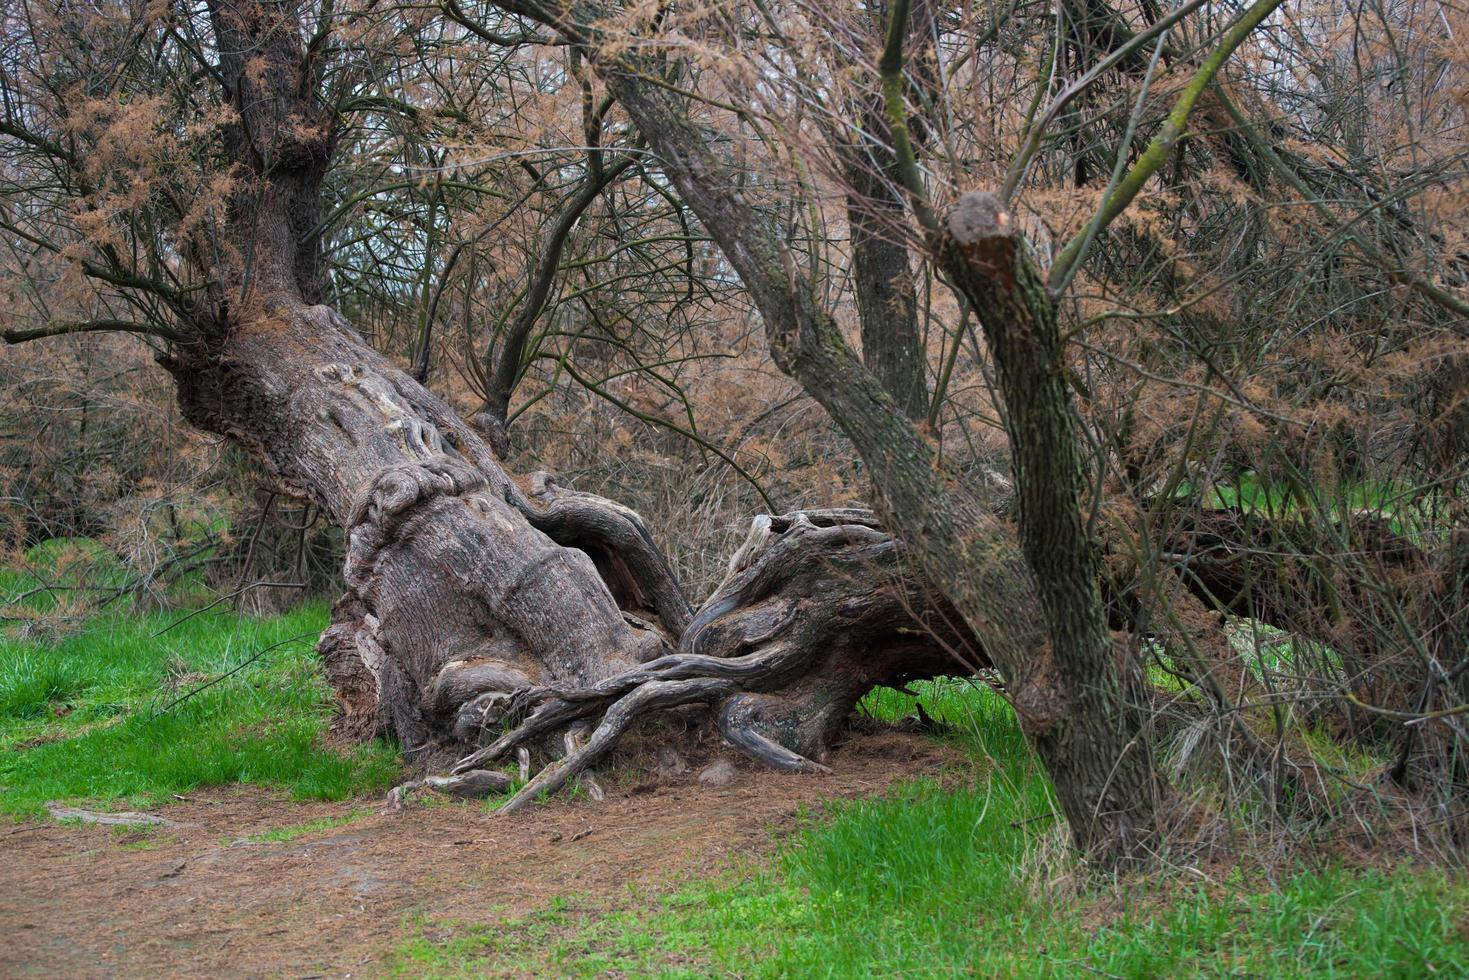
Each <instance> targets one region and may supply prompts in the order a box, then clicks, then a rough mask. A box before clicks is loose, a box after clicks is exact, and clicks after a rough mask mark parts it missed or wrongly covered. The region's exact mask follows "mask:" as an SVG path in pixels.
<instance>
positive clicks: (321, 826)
mask: <svg viewBox="0 0 1469 980" xmlns="http://www.w3.org/2000/svg"><path fill="white" fill-rule="evenodd" d="M367 812H368V811H366V810H364V809H362V808H361V807H353V808H352V809H351V810H350V811H349V812H347V813H343V814H341V815H339V816H333V817H318V818H317V819H315V820H307V821H305V822H303V823H298V824H291V825H290V826H288V827H273V828H272V829H270V830H267V831H264V832H262V833H259V834H251V835H250V836H249V837H246V838H245V840H248V841H256V842H258V843H262V844H284V843H288V842H290V841H293V840H299V839H300V838H302V837H309V836H310V835H312V834H319V833H322V832H323V831H327V830H336V829H337V828H338V827H345V826H347V825H348V824H350V823H355V822H356V821H358V820H361V819H362V818H363V817H365V816H367Z"/></svg>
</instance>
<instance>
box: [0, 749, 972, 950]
mask: <svg viewBox="0 0 1469 980" xmlns="http://www.w3.org/2000/svg"><path fill="white" fill-rule="evenodd" d="M954 757H955V754H954V752H953V750H950V749H947V748H945V747H943V746H941V745H939V744H936V743H935V742H933V741H931V740H928V739H925V738H921V737H919V736H915V735H909V734H903V733H898V732H889V733H884V734H879V735H869V736H863V737H858V738H854V739H853V740H852V741H850V742H849V743H847V745H846V746H844V747H843V748H841V749H839V750H838V751H837V752H836V753H834V755H833V757H832V759H831V760H830V761H831V764H832V766H833V768H834V769H835V772H834V773H833V774H831V775H822V776H794V775H785V774H781V773H775V772H769V771H766V770H757V769H752V768H746V767H745V766H744V765H743V764H737V772H736V776H735V779H734V780H733V781H732V782H731V783H730V784H729V785H727V786H720V787H711V786H708V785H706V784H703V783H700V782H699V781H698V780H697V778H696V773H697V771H698V770H697V768H694V769H691V770H690V771H689V772H687V773H685V774H682V775H676V776H673V775H666V774H665V775H659V776H655V775H653V774H652V773H650V772H649V771H647V770H643V771H637V770H634V769H627V770H624V771H623V772H621V773H620V774H619V775H618V776H617V784H616V785H612V784H611V781H609V780H604V785H605V786H606V787H607V797H606V799H605V800H604V801H602V802H600V803H598V802H593V801H591V800H589V799H581V800H572V801H553V802H551V803H549V804H546V805H544V806H541V807H537V808H534V809H532V810H531V811H529V812H526V813H523V814H519V815H516V816H511V817H504V816H497V815H495V814H494V813H492V812H489V811H487V810H486V808H485V807H484V806H482V805H480V804H478V803H459V802H454V803H443V802H441V801H442V798H435V799H434V800H433V801H432V802H431V803H425V802H424V798H423V797H415V798H414V800H413V801H412V802H410V803H409V804H408V806H407V807H405V808H404V809H403V810H401V811H398V812H389V811H388V810H387V809H386V808H385V807H384V806H383V804H382V802H381V801H380V800H377V799H373V800H359V801H356V802H344V803H301V802H294V801H290V800H287V799H283V798H281V797H280V796H279V795H271V794H268V793H263V792H261V791H259V790H258V789H253V788H232V789H221V790H213V791H208V792H200V793H198V794H191V795H190V796H189V798H188V799H187V800H185V801H181V802H177V803H175V804H173V805H170V806H167V807H165V808H163V809H162V810H161V811H159V813H160V815H162V816H165V817H167V818H168V819H169V820H173V821H176V822H177V823H178V824H179V826H177V827H170V828H162V829H158V830H152V831H148V832H146V833H145V832H141V831H133V830H123V831H118V830H115V829H112V828H103V827H95V826H74V825H59V824H55V823H40V822H37V823H33V824H25V825H20V826H17V827H9V828H4V829H3V830H0V977H7V978H11V977H31V976H68V977H139V976H155V977H156V976H167V977H193V976H225V975H228V976H232V977H233V976H273V977H274V976H294V977H307V976H342V977H345V976H349V975H350V976H371V975H375V974H378V973H381V972H382V970H383V963H384V960H385V958H386V957H387V956H388V955H389V954H390V953H391V951H392V950H393V948H394V947H395V946H396V945H397V944H399V943H400V942H401V941H402V940H403V938H404V937H405V936H408V935H411V934H413V933H414V931H415V930H416V929H418V928H421V927H422V923H424V922H425V921H427V922H435V921H443V922H446V923H451V922H452V923H477V924H486V925H493V924H494V923H496V922H498V921H504V920H506V919H511V918H517V917H520V916H524V915H526V914H529V913H533V912H536V911H539V910H541V909H544V908H546V906H547V905H548V903H549V902H550V901H551V900H552V899H553V898H558V897H571V896H574V897H576V898H577V900H578V904H579V905H582V906H587V905H590V906H592V907H597V906H598V905H599V904H601V905H603V906H605V907H609V908H610V907H616V906H618V905H623V906H625V905H626V901H627V899H628V896H629V890H628V887H627V886H628V885H634V886H636V887H637V888H638V894H640V895H648V896H651V895H656V894H658V893H659V892H660V891H664V890H667V889H670V888H672V887H675V886H676V885H677V884H679V883H681V882H684V881H687V880H688V879H689V878H691V877H695V876H698V875H704V874H710V873H714V872H716V871H717V870H719V869H720V868H721V867H722V866H725V865H727V864H728V862H729V860H730V858H731V856H732V855H735V854H739V855H741V856H746V855H750V854H759V853H761V852H763V851H766V850H769V849H770V848H772V847H773V846H774V844H775V841H776V840H777V839H778V838H779V835H780V834H781V833H782V832H783V831H788V830H789V829H790V828H792V827H793V826H794V825H795V822H796V814H797V812H798V811H799V810H800V808H802V807H803V806H811V805H812V804H815V803H817V802H818V801H820V800H823V799H831V798H837V797H854V796H862V795H870V794H873V793H876V792H879V791H880V790H882V789H883V788H885V787H887V786H888V785H889V784H890V783H892V782H894V781H895V780H899V779H904V778H909V777H913V776H918V775H925V774H930V775H931V774H934V773H936V772H938V771H939V770H940V769H942V768H943V767H944V765H945V764H946V762H948V761H951V760H952V759H953V758H954ZM354 813H355V815H354ZM323 818H337V819H341V820H345V821H347V822H344V823H342V824H341V825H339V826H334V827H330V828H327V829H320V830H317V831H315V832H313V833H308V834H304V835H302V836H300V837H298V838H296V839H293V840H289V841H274V842H272V841H262V840H259V839H251V838H258V836H259V835H261V834H265V833H267V832H270V831H279V830H281V829H282V828H290V827H299V826H300V825H302V824H305V823H308V822H310V821H320V820H322V819H323ZM503 968H505V969H506V970H507V971H508V972H516V966H515V964H503Z"/></svg>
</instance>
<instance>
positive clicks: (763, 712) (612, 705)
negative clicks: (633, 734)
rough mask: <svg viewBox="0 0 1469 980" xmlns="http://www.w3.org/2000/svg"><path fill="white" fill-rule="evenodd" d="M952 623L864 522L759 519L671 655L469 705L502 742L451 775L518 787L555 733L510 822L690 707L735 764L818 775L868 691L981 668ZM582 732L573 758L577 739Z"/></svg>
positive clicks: (882, 536) (862, 517) (840, 513)
mask: <svg viewBox="0 0 1469 980" xmlns="http://www.w3.org/2000/svg"><path fill="white" fill-rule="evenodd" d="M958 621H959V620H958V617H957V615H955V614H953V611H952V610H951V609H948V608H946V606H945V603H944V601H943V600H942V598H941V597H939V596H938V595H937V594H936V593H934V592H932V591H931V590H928V589H927V588H925V587H924V586H922V585H921V584H919V583H917V582H915V581H914V580H913V579H912V578H911V577H910V576H907V575H905V574H904V573H903V570H902V569H901V567H900V565H899V561H898V547H897V545H896V543H895V542H894V541H893V539H892V538H891V537H890V536H889V535H887V534H886V533H884V532H883V531H882V530H881V529H880V528H879V526H878V524H877V521H876V519H875V518H874V516H873V515H872V514H871V513H870V512H867V511H860V510H833V511H811V512H799V513H795V514H786V515H782V516H762V517H758V518H756V519H755V521H754V522H753V524H752V527H751V531H750V535H749V537H748V538H747V540H746V542H745V544H744V546H743V547H741V548H740V549H739V551H738V552H737V553H736V555H735V556H734V558H733V559H731V562H730V572H729V574H728V576H727V577H726V579H725V581H724V583H723V584H721V586H720V587H719V588H718V589H717V590H716V591H715V593H714V595H713V596H711V597H710V598H709V600H708V601H707V602H705V603H704V605H703V607H702V608H701V609H700V610H699V611H698V613H696V614H695V615H694V616H693V617H692V619H691V620H690V622H689V626H688V629H687V630H686V631H685V632H684V633H683V635H682V638H681V640H680V642H679V645H678V649H677V652H675V653H673V654H670V655H667V656H662V657H658V658H656V659H654V660H651V661H649V662H647V663H644V664H640V665H638V666H635V667H632V668H630V669H628V670H625V671H622V672H621V673H618V674H615V675H613V676H611V677H608V678H606V679H605V680H602V681H599V682H597V683H595V684H591V685H588V686H586V687H581V688H570V689H568V688H564V687H558V686H550V685H548V686H524V687H520V688H518V689H516V690H513V691H501V692H495V693H494V694H493V695H479V696H478V698H477V699H476V700H475V701H473V702H471V704H472V706H473V708H472V710H473V711H475V712H479V713H480V717H482V718H483V719H486V720H489V719H494V720H495V721H499V722H502V723H505V724H507V725H508V726H509V727H507V728H506V729H505V730H504V731H502V732H501V733H500V734H499V735H497V736H495V737H494V738H493V740H492V741H490V742H489V744H488V745H485V746H484V747H483V748H480V749H478V750H476V751H474V752H472V753H470V754H468V755H466V756H465V757H463V758H462V759H460V760H459V762H458V763H457V764H455V765H454V766H453V767H452V769H451V772H452V773H454V774H459V773H468V772H473V771H480V770H482V768H483V767H484V766H486V765H491V764H494V763H496V762H498V761H500V760H502V759H504V758H506V757H507V756H508V755H509V754H510V753H511V752H512V751H513V752H515V753H516V754H517V756H518V758H519V760H520V763H521V767H522V771H523V772H524V771H525V770H526V767H527V764H528V760H529V758H530V750H531V748H532V747H533V746H536V745H544V744H545V743H546V739H548V738H554V736H555V735H556V734H557V733H562V735H563V738H562V743H563V745H564V746H565V749H566V751H565V754H564V756H563V757H562V758H560V759H558V760H556V761H553V762H551V763H550V764H549V765H547V766H546V767H545V768H544V769H542V770H541V772H540V773H538V774H537V775H536V776H535V778H534V779H532V780H530V782H529V783H527V784H526V785H525V786H524V787H523V788H522V789H521V790H520V791H519V792H518V793H517V794H516V795H515V796H514V797H513V798H512V799H511V800H510V801H508V802H507V804H506V805H505V806H504V807H503V808H502V810H501V812H504V813H514V812H517V811H519V810H521V809H523V808H524V807H525V806H526V805H527V804H528V803H529V802H530V801H532V800H534V799H537V798H539V797H542V796H546V795H549V794H551V793H554V792H556V791H557V790H559V789H561V788H562V787H564V786H566V785H567V784H568V783H569V782H571V781H572V780H573V779H575V778H576V777H578V776H581V775H582V774H583V773H585V772H586V771H587V770H588V769H589V768H591V767H592V766H594V765H596V764H597V763H598V762H600V761H601V760H603V759H604V758H605V757H606V756H607V754H608V753H609V752H611V751H612V749H613V748H614V747H615V746H616V745H617V742H618V740H619V739H620V738H621V737H622V735H623V734H624V733H625V732H626V731H627V730H628V728H629V727H630V726H631V725H632V724H633V723H634V722H635V721H637V720H638V719H639V718H642V717H644V716H646V715H649V714H651V713H654V712H658V711H663V710H667V709H669V708H674V707H679V706H682V705H688V704H693V703H703V704H709V705H711V706H714V707H715V712H714V714H713V717H714V719H715V723H716V724H717V726H718V731H719V734H720V735H721V736H722V737H723V739H724V740H725V741H726V742H727V743H728V744H729V745H730V746H732V747H733V748H735V749H737V750H739V751H740V752H743V753H744V754H746V755H748V756H750V757H752V758H754V759H757V760H759V761H761V762H763V763H764V764H766V765H769V766H771V767H773V768H777V769H782V770H787V771H792V772H826V771H829V770H828V769H827V767H826V766H824V765H823V764H822V763H821V762H820V761H819V760H820V759H821V758H823V757H824V756H825V754H826V750H827V747H828V744H829V742H830V739H831V737H832V736H833V735H834V734H835V733H836V732H837V731H838V730H839V729H840V728H841V726H842V724H843V723H844V722H845V721H846V719H847V718H848V717H849V715H850V713H851V711H852V709H853V707H854V706H855V704H856V702H857V701H858V700H859V699H860V698H861V697H862V696H863V695H864V694H866V693H867V692H868V691H869V690H871V689H872V688H873V687H875V686H878V685H895V686H898V685H902V684H903V683H906V682H907V681H909V680H912V679H915V678H922V677H932V676H937V675H939V674H946V673H953V672H954V671H955V670H956V669H963V667H964V666H966V665H972V664H974V663H976V662H978V663H985V662H987V661H986V660H985V658H984V655H983V654H982V652H979V651H978V650H976V648H975V644H974V642H973V639H972V637H970V636H968V635H967V634H966V633H964V632H962V630H960V629H956V627H955V626H954V624H955V623H957V622H958ZM961 651H962V653H961ZM461 717H462V714H461ZM593 719H598V721H597V726H596V729H595V731H593V732H592V735H591V737H590V738H589V739H588V740H587V742H586V744H585V745H581V744H579V736H578V735H577V734H576V732H577V731H578V730H579V726H587V725H588V724H589V723H590V722H591V721H592V720H593ZM483 727H484V730H485V732H486V735H488V734H489V730H488V729H489V726H483Z"/></svg>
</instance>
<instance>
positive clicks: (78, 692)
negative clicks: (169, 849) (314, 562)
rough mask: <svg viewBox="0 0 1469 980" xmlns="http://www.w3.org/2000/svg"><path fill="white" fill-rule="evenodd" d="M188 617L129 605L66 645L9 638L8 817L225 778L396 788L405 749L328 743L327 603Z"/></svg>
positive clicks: (3, 697) (2, 728) (2, 642)
mask: <svg viewBox="0 0 1469 980" xmlns="http://www.w3.org/2000/svg"><path fill="white" fill-rule="evenodd" d="M182 615H183V614H180V613H156V614H149V615H136V614H134V615H123V614H121V613H119V614H116V615H113V616H108V617H102V618H98V619H95V620H92V621H91V622H90V623H89V624H88V626H87V628H86V629H85V630H84V631H83V632H82V633H80V634H78V635H75V636H71V637H67V638H65V639H62V640H59V641H57V642H54V643H42V642H37V641H31V640H21V639H15V638H13V637H9V636H0V813H11V814H21V815H34V814H39V813H41V812H43V810H44V805H45V803H46V801H48V800H54V799H74V798H80V799H85V800H89V801H93V802H94V803H100V804H104V805H105V804H109V803H112V802H114V801H126V803H127V805H129V806H148V805H152V804H154V803H156V802H158V801H160V800H166V799H168V798H169V797H170V796H171V795H172V794H175V793H184V792H187V791H188V790H191V789H194V788H196V787H200V786H216V785H220V784H224V783H256V784H261V785H267V786H273V787H281V788H285V789H288V790H290V791H291V793H292V794H293V795H295V796H297V797H299V798H308V799H343V798H346V797H349V796H353V795H357V794H360V793H364V792H370V791H376V790H380V789H382V788H384V787H386V786H388V785H389V784H390V783H391V781H392V779H393V777H394V776H395V775H396V774H397V771H398V768H399V763H398V759H397V753H396V750H395V749H394V748H393V747H392V746H389V745H387V744H385V743H381V742H377V743H373V744H370V745H367V746H362V747H360V748H358V749H356V750H354V751H352V752H348V753H341V752H338V751H335V750H333V749H331V748H328V747H326V746H324V745H323V744H322V741H321V735H322V733H323V732H324V730H325V727H326V724H327V722H328V720H329V719H330V714H331V708H330V697H329V692H328V691H327V689H326V686H325V683H324V682H323V680H322V679H321V677H320V674H319V671H318V670H317V667H316V664H315V656H314V654H313V652H312V645H313V643H314V641H315V638H316V636H317V634H318V633H319V632H320V631H321V629H323V628H324V627H325V625H326V621H327V610H326V608H325V606H323V605H320V604H314V605H308V606H305V607H302V608H300V609H298V610H296V611H294V612H291V613H287V614H286V615H283V616H277V617H273V618H270V619H261V620H256V619H250V618H246V617H241V616H235V615H231V614H229V613H228V612H225V611H220V610H214V611H210V612H206V613H203V614H201V615H197V616H194V617H193V618H191V619H188V620H186V621H184V622H182V623H179V620H180V618H181V617H182ZM175 623H179V625H177V626H174V628H172V629H166V628H167V627H169V626H171V625H173V624H175ZM267 647H274V649H271V650H269V651H268V652H266V653H264V654H263V655H261V656H259V657H258V659H254V660H253V661H252V658H253V657H255V655H256V654H257V653H258V652H259V651H261V650H263V649H265V648H267ZM231 671H233V673H230V672H231ZM225 674H229V676H228V677H226V678H225V679H224V680H222V681H220V682H218V683H215V684H213V685H212V686H209V687H207V688H204V689H203V690H200V691H199V692H198V693H197V694H193V695H192V696H189V697H187V698H185V699H184V700H182V701H181V702H179V703H177V704H173V705H172V706H171V707H170V706H169V705H170V703H171V702H174V701H177V700H178V699H179V698H180V697H181V696H183V695H186V694H189V693H190V692H193V691H195V690H196V689H198V688H201V687H204V685H206V684H208V683H209V682H210V681H213V680H215V679H216V678H219V677H221V676H223V675H225Z"/></svg>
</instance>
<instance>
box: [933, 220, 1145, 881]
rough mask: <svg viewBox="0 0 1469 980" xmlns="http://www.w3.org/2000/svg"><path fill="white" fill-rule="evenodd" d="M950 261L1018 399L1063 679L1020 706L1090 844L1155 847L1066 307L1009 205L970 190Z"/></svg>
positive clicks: (1034, 551)
mask: <svg viewBox="0 0 1469 980" xmlns="http://www.w3.org/2000/svg"><path fill="white" fill-rule="evenodd" d="M938 252H939V255H940V260H941V261H942V263H943V265H944V267H945V269H946V270H947V271H948V272H949V274H950V275H952V276H953V277H954V281H955V282H956V283H957V284H958V286H959V288H960V290H961V291H962V292H963V293H964V295H965V297H966V298H967V299H968V300H969V302H970V303H971V304H972V306H973V308H974V311H975V313H976V314H977V315H978V317H979V320H980V322H981V323H982V324H983V325H984V329H985V337H986V339H987V340H988V341H989V346H990V351H991V353H992V354H993V356H994V360H995V366H996V368H997V370H998V374H999V381H1000V388H1001V391H1002V393H1003V394H1004V397H1005V409H1006V412H1005V428H1006V432H1007V434H1008V435H1009V437H1010V455H1011V459H1012V461H1013V465H1014V473H1015V485H1016V490H1017V497H1018V501H1019V505H1020V532H1021V533H1020V538H1021V542H1022V544H1023V546H1024V549H1025V558H1026V563H1027V564H1028V565H1029V567H1030V569H1031V571H1032V572H1033V573H1034V575H1035V580H1036V582H1037V583H1038V587H1039V592H1040V601H1041V606H1042V608H1043V609H1044V610H1045V617H1046V622H1047V623H1048V625H1049V642H1048V644H1047V645H1046V647H1045V648H1043V649H1042V650H1040V651H1039V652H1038V655H1037V656H1038V659H1039V661H1040V662H1041V664H1042V665H1043V666H1042V667H1041V668H1039V669H1042V670H1046V671H1051V672H1054V674H1055V677H1056V683H1055V684H1053V685H1048V686H1047V688H1046V689H1045V695H1046V698H1047V702H1046V703H1045V704H1044V705H1042V704H1036V705H1034V706H1031V707H1030V710H1021V711H1019V714H1020V718H1021V724H1022V725H1024V726H1025V728H1026V733H1027V734H1029V735H1030V736H1031V738H1032V739H1033V740H1034V741H1035V742H1036V744H1037V745H1038V746H1046V749H1045V756H1046V758H1047V759H1048V760H1050V762H1049V765H1050V766H1051V767H1052V768H1051V775H1052V778H1053V780H1054V781H1055V784H1056V793H1057V795H1058V797H1059V798H1060V802H1061V807H1062V809H1063V810H1064V811H1065V812H1066V814H1067V817H1068V819H1070V820H1071V821H1072V827H1073V828H1075V829H1077V834H1078V837H1080V838H1081V840H1082V843H1083V845H1084V846H1087V847H1089V848H1091V849H1093V850H1098V849H1101V850H1113V849H1115V850H1118V851H1120V853H1123V854H1129V855H1130V854H1134V853H1136V852H1137V851H1138V849H1139V848H1140V847H1143V846H1146V844H1147V843H1148V840H1147V838H1148V835H1149V833H1150V832H1151V829H1152V825H1153V810H1154V807H1155V806H1156V796H1157V787H1156V786H1155V785H1154V780H1155V775H1154V767H1153V757H1152V749H1151V745H1150V742H1149V739H1148V737H1147V734H1146V728H1147V714H1148V712H1147V698H1146V693H1145V689H1144V686H1143V679H1142V674H1141V666H1140V664H1137V663H1136V662H1134V661H1133V660H1132V659H1131V658H1129V657H1127V656H1126V655H1125V654H1124V652H1123V651H1122V650H1120V649H1119V650H1114V648H1113V643H1112V638H1111V634H1110V633H1109V631H1108V628H1107V615H1106V607H1105V606H1104V604H1103V602H1102V595H1101V587H1100V584H1099V568H1098V563H1097V549H1096V546H1095V543H1094V542H1093V541H1092V540H1091V538H1090V536H1089V535H1088V534H1087V532H1086V528H1085V527H1084V524H1083V516H1082V509H1081V508H1082V496H1083V494H1084V493H1085V491H1086V485H1087V483H1086V481H1085V479H1084V469H1083V464H1082V458H1081V449H1080V435H1079V433H1078V432H1077V430H1076V424H1075V420H1074V418H1073V414H1072V410H1071V400H1070V396H1069V393H1068V391H1067V387H1066V360H1065V351H1064V343H1063V341H1062V338H1061V331H1060V328H1059V326H1058V324H1057V322H1056V310H1055V304H1054V303H1053V302H1052V301H1051V298H1050V296H1048V295H1047V294H1046V290H1045V285H1044V283H1043V282H1042V280H1041V277H1040V275H1039V274H1038V272H1037V270H1036V269H1035V266H1034V264H1033V263H1032V262H1031V259H1030V257H1029V256H1028V255H1027V254H1026V253H1025V245H1024V242H1023V240H1022V239H1021V238H1020V236H1019V234H1018V233H1017V231H1016V229H1015V226H1014V222H1013V221H1012V220H1011V218H1010V214H1009V212H1008V211H1007V210H1006V209H1005V207H1004V205H1003V204H1002V203H1001V201H1000V200H999V199H998V198H996V197H995V196H994V195H991V194H966V195H964V196H963V197H961V198H960V199H959V201H958V202H957V203H956V205H955V206H954V208H953V210H952V211H951V212H950V213H949V215H948V217H947V219H946V220H945V222H944V226H943V229H942V232H941V234H940V241H939V243H938Z"/></svg>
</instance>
